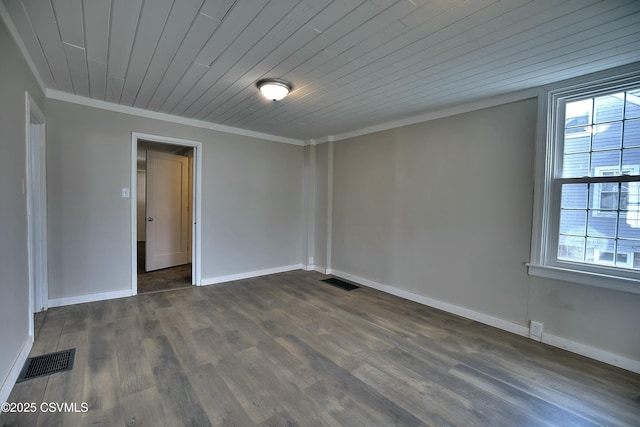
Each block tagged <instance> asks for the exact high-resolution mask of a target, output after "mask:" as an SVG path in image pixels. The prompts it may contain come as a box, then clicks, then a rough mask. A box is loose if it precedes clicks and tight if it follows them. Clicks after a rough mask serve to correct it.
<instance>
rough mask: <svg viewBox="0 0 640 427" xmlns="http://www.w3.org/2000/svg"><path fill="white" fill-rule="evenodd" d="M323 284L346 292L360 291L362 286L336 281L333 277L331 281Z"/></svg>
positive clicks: (325, 280) (326, 280) (327, 280)
mask: <svg viewBox="0 0 640 427" xmlns="http://www.w3.org/2000/svg"><path fill="white" fill-rule="evenodd" d="M323 282H325V283H328V284H330V285H332V286H335V287H336V288H340V289H343V290H345V291H352V290H354V289H358V288H359V287H360V286H356V285H353V284H351V283H347V282H345V281H344V280H340V279H336V278H335V277H331V278H330V279H324V280H323Z"/></svg>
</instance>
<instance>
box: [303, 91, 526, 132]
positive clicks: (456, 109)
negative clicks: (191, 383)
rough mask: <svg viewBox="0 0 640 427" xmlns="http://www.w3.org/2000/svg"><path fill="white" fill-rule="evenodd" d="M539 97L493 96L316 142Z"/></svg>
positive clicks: (379, 130)
mask: <svg viewBox="0 0 640 427" xmlns="http://www.w3.org/2000/svg"><path fill="white" fill-rule="evenodd" d="M537 96H538V88H531V89H526V90H521V91H517V92H511V93H506V94H504V95H499V96H493V97H491V98H485V99H480V100H477V101H473V102H466V103H463V104H460V105H455V106H453V107H449V108H445V109H442V110H436V111H431V112H429V113H425V114H420V115H418V116H413V117H408V118H406V119H400V120H394V121H391V122H387V123H381V124H379V125H375V126H370V127H367V128H362V129H358V130H354V131H353V132H346V133H341V134H338V135H332V136H327V137H325V138H321V139H318V140H316V141H315V144H322V143H324V142H329V141H340V140H343V139H348V138H355V137H356V136H362V135H368V134H370V133H375V132H382V131H385V130H389V129H395V128H400V127H403V126H409V125H414V124H416V123H423V122H428V121H431V120H436V119H442V118H444V117H450V116H455V115H458V114H464V113H469V112H471V111H476V110H482V109H484V108H491V107H496V106H498V105H503V104H508V103H510V102H516V101H522V100H524V99H529V98H535V97H537Z"/></svg>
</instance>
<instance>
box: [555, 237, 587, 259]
mask: <svg viewBox="0 0 640 427" xmlns="http://www.w3.org/2000/svg"><path fill="white" fill-rule="evenodd" d="M584 243H585V239H584V237H574V236H562V235H561V236H560V239H559V241H558V259H563V260H566V261H580V262H582V261H584Z"/></svg>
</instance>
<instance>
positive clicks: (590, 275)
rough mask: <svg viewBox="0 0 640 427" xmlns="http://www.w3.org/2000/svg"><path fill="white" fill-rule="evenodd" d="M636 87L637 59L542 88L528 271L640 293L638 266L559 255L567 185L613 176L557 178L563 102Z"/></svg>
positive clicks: (623, 178)
mask: <svg viewBox="0 0 640 427" xmlns="http://www.w3.org/2000/svg"><path fill="white" fill-rule="evenodd" d="M637 87H640V67H639V64H638V63H636V64H630V65H628V66H624V67H619V68H616V69H613V70H607V71H604V72H599V73H594V74H591V75H588V76H582V77H578V78H574V79H571V80H567V81H563V82H560V83H556V84H553V85H550V86H547V87H542V88H539V91H538V120H537V128H536V158H535V188H534V212H533V224H532V236H531V259H530V262H529V263H527V267H528V274H529V275H532V276H539V277H545V278H551V279H558V280H564V281H568V282H573V283H578V284H585V285H591V286H598V287H603V288H609V289H616V290H621V291H626V292H632V293H636V294H640V271H638V270H632V269H628V268H623V267H613V266H606V265H596V264H587V263H579V262H572V261H565V260H559V259H558V256H557V255H558V236H559V222H560V221H559V218H560V205H559V204H560V200H561V194H560V192H561V188H562V184H563V183H565V184H566V183H594V182H607V181H608V179H607V177H601V178H597V177H590V178H556V177H557V176H559V174H558V172H559V171H560V169H561V167H562V163H561V162H562V156H563V148H564V147H563V142H564V112H565V108H564V107H565V105H566V103H567V102H570V101H578V100H580V99H588V98H592V97H596V96H601V95H604V94H608V93H615V92H621V91H626V90H629V89H632V88H637ZM594 178H595V179H594ZM613 181H615V182H620V181H625V182H627V181H628V182H640V176H621V177H615V178H614V179H612V180H611V182H613Z"/></svg>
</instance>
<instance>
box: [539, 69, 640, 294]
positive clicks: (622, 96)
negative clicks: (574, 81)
mask: <svg viewBox="0 0 640 427" xmlns="http://www.w3.org/2000/svg"><path fill="white" fill-rule="evenodd" d="M595 86H596V88H594V87H591V86H589V85H581V86H579V87H573V88H570V89H567V90H557V91H555V92H550V93H549V94H548V95H549V98H548V106H547V108H548V110H549V111H548V112H547V126H548V127H549V129H547V141H546V150H545V151H546V156H545V159H546V160H545V162H546V165H545V169H544V170H545V176H544V182H543V180H542V179H540V177H538V183H537V187H536V191H537V192H542V193H543V198H542V199H538V200H537V202H536V204H537V206H536V208H537V212H536V213H537V224H534V233H540V236H534V246H533V252H532V262H531V264H530V267H529V272H530V274H535V275H541V276H545V277H553V278H560V279H566V280H573V281H576V282H582V283H587V284H592V285H601V286H605V287H612V288H623V289H625V290H631V291H633V292H638V293H640V79H638V76H635V78H634V79H629V78H628V77H625V78H624V79H622V81H612V82H611V85H610V86H609V85H606V84H602V83H601V82H599V84H598V85H595ZM538 167H540V165H538ZM539 173H540V172H539ZM540 187H542V188H540Z"/></svg>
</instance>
